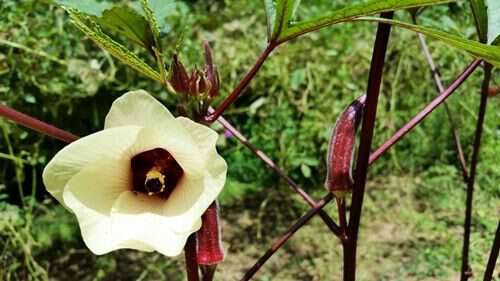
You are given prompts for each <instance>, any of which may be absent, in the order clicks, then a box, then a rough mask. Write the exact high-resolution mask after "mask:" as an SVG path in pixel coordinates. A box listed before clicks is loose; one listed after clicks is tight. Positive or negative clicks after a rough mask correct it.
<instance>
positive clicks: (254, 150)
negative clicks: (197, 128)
mask: <svg viewBox="0 0 500 281" xmlns="http://www.w3.org/2000/svg"><path fill="white" fill-rule="evenodd" d="M209 112H213V109H212V108H210V109H209ZM217 121H218V122H219V123H220V124H221V125H222V126H223V127H224V128H225V129H226V130H228V131H229V132H230V133H231V134H232V135H233V136H234V137H235V138H236V139H237V140H238V141H239V142H240V143H241V144H243V145H244V146H246V147H247V148H248V149H249V150H250V151H251V152H252V153H253V154H254V155H255V156H257V157H258V158H259V159H260V160H262V162H264V164H266V165H267V166H268V167H269V168H270V169H271V170H273V171H274V172H276V173H277V174H278V175H279V176H280V177H281V178H282V179H283V180H285V181H286V183H287V184H288V186H289V187H290V188H291V189H293V190H294V191H295V192H297V194H299V195H300V196H301V197H302V198H303V199H304V201H306V202H307V204H309V206H311V207H313V206H314V205H316V204H317V203H316V201H315V200H314V199H313V198H312V197H311V196H309V194H307V192H305V191H304V190H303V189H302V188H301V187H300V186H299V185H298V184H297V183H295V182H294V181H293V180H292V179H291V178H290V177H289V176H288V175H287V174H286V173H285V171H283V170H282V169H281V168H280V167H279V166H278V165H277V164H276V163H274V162H273V160H271V158H269V157H268V156H267V155H266V154H265V153H264V152H263V151H262V150H259V149H258V148H257V147H255V146H254V145H253V144H252V143H251V142H250V141H249V140H248V139H247V138H246V137H245V136H243V134H241V132H240V131H238V129H236V128H235V127H234V126H233V125H231V123H229V121H227V120H226V119H225V118H224V117H222V116H219V118H218V119H217ZM319 216H320V217H321V219H322V220H323V222H324V223H325V224H326V225H327V226H328V228H329V229H330V230H331V231H332V232H333V233H334V234H335V235H337V236H338V237H340V236H341V234H342V232H341V230H340V227H339V226H338V225H337V224H336V223H335V222H334V221H333V220H332V218H331V217H330V216H329V215H328V214H327V213H326V212H325V211H323V210H320V211H319Z"/></svg>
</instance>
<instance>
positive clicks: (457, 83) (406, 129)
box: [370, 59, 481, 164]
mask: <svg viewBox="0 0 500 281" xmlns="http://www.w3.org/2000/svg"><path fill="white" fill-rule="evenodd" d="M480 64H481V60H479V59H477V60H474V61H473V62H472V63H471V64H469V66H467V68H466V69H465V70H464V71H463V72H462V73H461V74H460V75H459V76H458V78H457V79H456V80H455V81H454V82H453V83H452V84H451V85H450V86H449V87H448V89H446V90H445V91H444V92H443V93H441V94H440V95H439V96H437V97H436V98H435V99H434V100H433V101H432V102H430V103H429V104H428V105H427V106H426V107H424V109H422V111H420V112H419V113H418V114H417V115H415V117H413V118H412V119H411V120H410V121H409V122H408V123H406V124H405V125H404V126H403V127H401V129H399V130H398V131H397V132H396V133H395V134H394V135H392V136H391V137H390V138H389V139H388V140H387V141H386V142H385V143H384V144H382V145H381V146H380V147H379V148H377V149H376V150H375V152H373V153H372V154H371V155H370V164H371V163H373V162H375V161H376V160H377V159H378V158H380V156H382V154H384V153H385V152H386V151H387V150H389V149H390V148H391V147H392V146H393V145H394V144H396V143H397V142H398V141H400V140H401V139H402V138H403V137H404V136H405V135H406V134H407V133H408V132H410V131H411V130H412V129H413V128H415V126H417V125H418V124H419V123H420V122H422V120H424V119H425V118H426V117H427V116H428V115H429V114H430V113H431V112H432V111H434V109H436V108H437V107H438V106H439V105H441V104H442V103H443V102H444V101H445V100H446V99H447V98H448V97H449V96H450V95H451V94H453V93H454V92H455V90H456V89H457V88H458V87H459V86H460V85H462V83H463V82H464V81H465V80H466V79H467V78H468V77H469V76H470V75H471V74H472V73H473V72H474V70H475V69H476V68H477V67H478V66H479V65H480Z"/></svg>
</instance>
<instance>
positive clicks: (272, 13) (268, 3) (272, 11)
mask: <svg viewBox="0 0 500 281" xmlns="http://www.w3.org/2000/svg"><path fill="white" fill-rule="evenodd" d="M264 6H265V9H266V19H267V39H268V40H271V37H272V36H273V30H274V21H275V19H276V6H275V4H274V0H264Z"/></svg>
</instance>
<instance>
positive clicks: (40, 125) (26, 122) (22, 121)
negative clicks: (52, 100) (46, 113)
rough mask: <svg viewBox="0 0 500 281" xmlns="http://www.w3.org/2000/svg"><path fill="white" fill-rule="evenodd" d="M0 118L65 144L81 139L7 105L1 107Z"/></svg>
mask: <svg viewBox="0 0 500 281" xmlns="http://www.w3.org/2000/svg"><path fill="white" fill-rule="evenodd" d="M0 116H2V117H5V118H6V119H9V120H11V121H13V122H15V123H17V124H19V125H22V126H24V127H27V128H30V129H32V130H35V131H37V132H39V133H42V134H44V135H47V136H50V137H53V138H55V139H58V140H61V141H63V142H67V143H70V142H73V141H75V140H77V139H78V138H79V137H78V136H76V135H73V134H72V133H70V132H67V131H64V130H61V129H59V128H56V127H54V126H52V125H50V124H47V123H45V122H42V121H40V120H38V119H36V118H33V117H31V116H29V115H26V114H24V113H22V112H19V111H17V110H14V109H12V108H10V107H8V106H6V105H0Z"/></svg>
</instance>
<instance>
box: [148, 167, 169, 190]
mask: <svg viewBox="0 0 500 281" xmlns="http://www.w3.org/2000/svg"><path fill="white" fill-rule="evenodd" d="M152 180H157V181H158V182H159V183H160V184H161V188H160V190H159V191H157V192H148V193H147V194H148V195H149V196H151V195H154V194H156V193H160V192H163V191H164V190H165V175H164V174H162V173H161V172H160V170H159V169H158V167H156V166H155V167H153V168H151V170H149V171H148V172H147V173H146V179H145V180H144V185H145V186H147V183H148V182H149V181H152Z"/></svg>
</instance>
